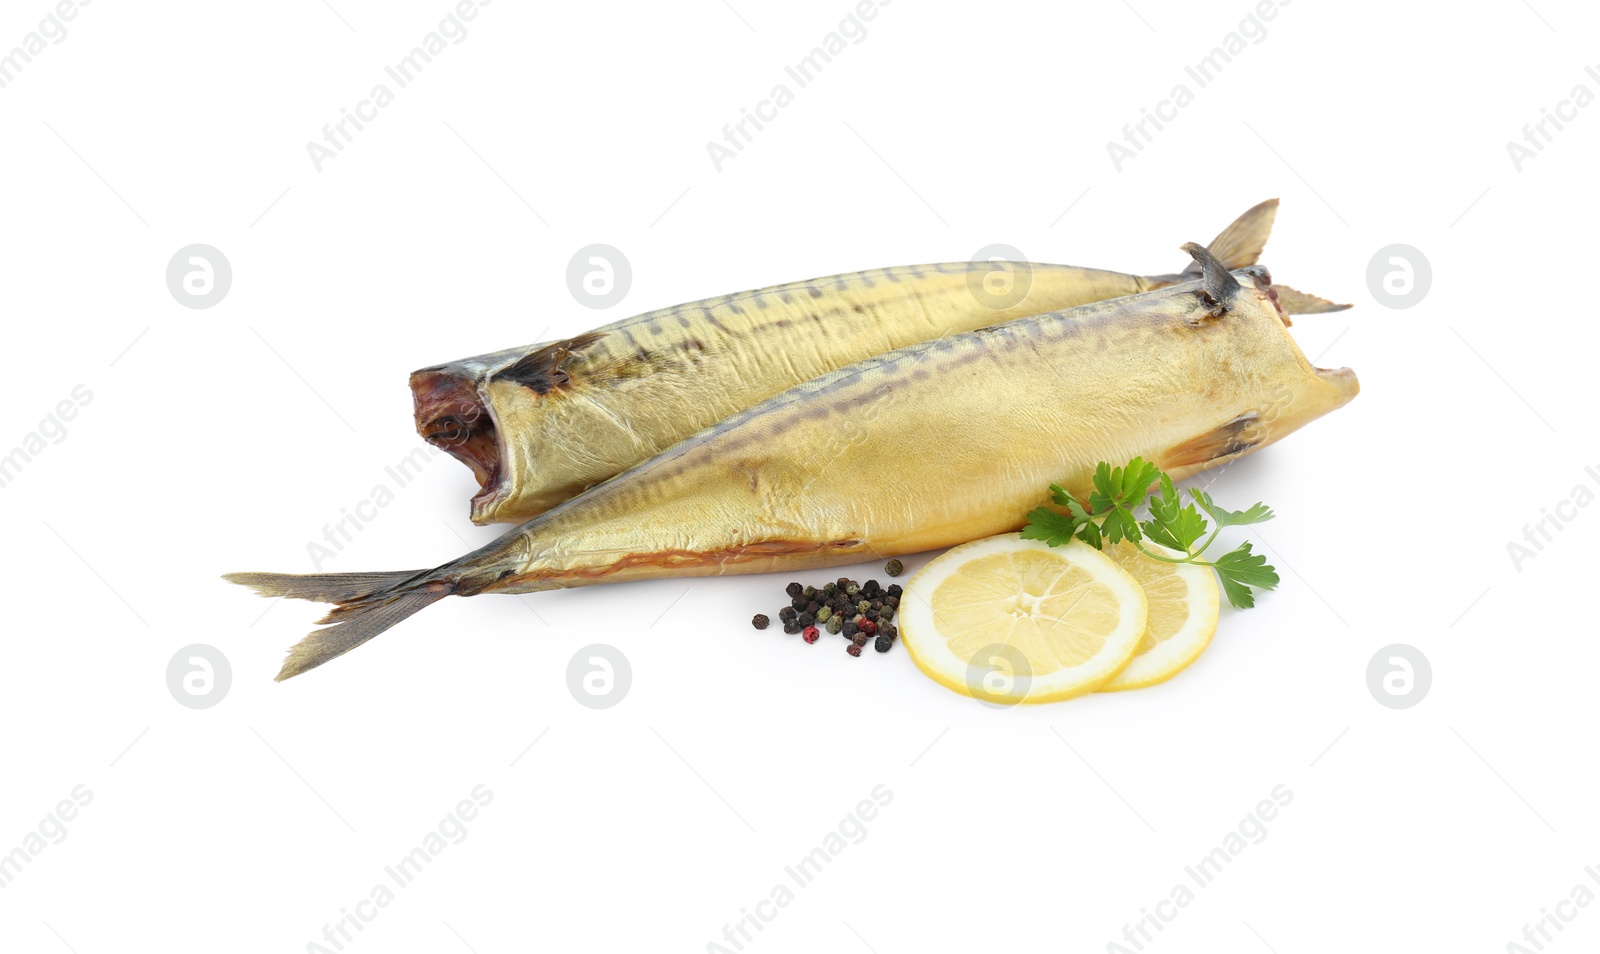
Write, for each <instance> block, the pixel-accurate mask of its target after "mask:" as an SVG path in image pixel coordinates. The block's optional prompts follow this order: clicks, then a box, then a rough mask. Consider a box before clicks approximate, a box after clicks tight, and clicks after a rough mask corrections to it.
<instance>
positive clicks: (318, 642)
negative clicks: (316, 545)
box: [223, 570, 460, 682]
mask: <svg viewBox="0 0 1600 954" xmlns="http://www.w3.org/2000/svg"><path fill="white" fill-rule="evenodd" d="M223 579H226V580H227V581H228V582H230V583H238V584H240V585H242V586H249V587H252V588H254V589H255V591H256V592H257V593H260V594H261V595H262V596H284V597H289V598H290V599H302V600H316V601H318V602H323V603H332V604H334V607H333V609H332V610H330V611H329V613H328V615H327V616H325V617H324V618H323V619H322V620H321V622H322V623H324V624H329V625H325V626H324V627H323V628H322V629H316V630H312V631H311V632H310V633H308V634H306V637H305V638H304V639H302V640H300V641H299V642H298V643H295V644H294V646H293V647H291V648H290V650H289V657H288V658H287V659H285V660H284V661H283V668H282V669H281V670H280V671H279V672H278V676H277V680H278V681H279V682H282V681H283V680H285V679H288V678H290V677H291V676H298V675H300V674H301V673H303V672H305V671H307V670H309V669H315V668H317V667H318V666H320V665H322V664H323V663H325V662H327V661H328V660H330V659H333V658H334V657H336V656H342V655H344V654H345V653H347V652H349V651H350V650H352V649H355V648H356V647H357V646H360V645H361V644H362V643H364V642H366V641H367V640H369V639H371V638H372V637H374V636H377V635H378V634H379V633H382V632H383V631H384V630H386V629H388V628H389V627H391V626H394V625H395V624H396V623H399V622H401V621H402V620H404V619H406V618H407V617H410V616H412V615H414V614H416V613H417V612H419V611H421V610H423V609H426V608H427V607H428V606H430V605H432V604H433V603H436V602H438V601H439V600H441V599H444V598H445V597H446V596H449V595H451V594H452V593H455V592H457V591H458V590H459V589H460V584H459V583H458V582H457V581H456V580H454V579H451V578H449V577H448V576H442V575H439V574H436V573H435V572H433V571H429V570H422V571H413V570H401V571H399V572H394V573H313V574H307V575H303V576H300V575H294V574H288V573H229V574H228V575H227V576H225V577H223Z"/></svg>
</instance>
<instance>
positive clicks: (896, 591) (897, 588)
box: [884, 583, 905, 597]
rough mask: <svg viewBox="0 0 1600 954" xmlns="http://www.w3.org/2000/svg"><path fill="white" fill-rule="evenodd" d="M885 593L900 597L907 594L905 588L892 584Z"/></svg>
mask: <svg viewBox="0 0 1600 954" xmlns="http://www.w3.org/2000/svg"><path fill="white" fill-rule="evenodd" d="M884 592H885V593H888V594H889V595H890V596H894V597H898V596H900V595H901V594H902V593H904V592H905V588H904V587H902V586H901V585H900V584H899V583H890V584H889V588H888V589H887V590H884Z"/></svg>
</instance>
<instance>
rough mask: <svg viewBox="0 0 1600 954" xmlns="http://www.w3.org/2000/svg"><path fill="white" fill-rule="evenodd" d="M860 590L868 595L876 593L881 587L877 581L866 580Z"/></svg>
mask: <svg viewBox="0 0 1600 954" xmlns="http://www.w3.org/2000/svg"><path fill="white" fill-rule="evenodd" d="M861 589H863V590H865V591H866V592H869V593H876V592H878V591H879V590H881V589H883V587H882V586H881V585H880V584H879V583H878V581H877V580H868V581H867V582H865V583H863V584H861Z"/></svg>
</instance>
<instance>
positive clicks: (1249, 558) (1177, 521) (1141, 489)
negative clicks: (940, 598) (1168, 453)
mask: <svg viewBox="0 0 1600 954" xmlns="http://www.w3.org/2000/svg"><path fill="white" fill-rule="evenodd" d="M1090 483H1091V485H1092V487H1093V489H1092V490H1090V491H1089V498H1088V499H1089V503H1088V506H1087V507H1086V506H1084V505H1083V504H1082V503H1081V502H1079V500H1078V499H1077V498H1076V497H1074V496H1072V494H1071V493H1069V492H1068V491H1067V490H1066V489H1065V488H1063V487H1062V486H1061V485H1059V484H1051V485H1050V499H1051V500H1052V501H1053V502H1054V503H1055V504H1056V505H1057V506H1058V507H1065V508H1066V509H1067V512H1066V513H1059V512H1057V511H1055V510H1051V509H1050V508H1048V507H1039V508H1038V509H1036V510H1033V511H1032V512H1030V513H1029V514H1028V523H1027V526H1025V527H1024V528H1023V530H1022V538H1023V539H1024V540H1042V541H1043V542H1044V543H1045V544H1047V545H1049V546H1052V547H1059V546H1064V545H1066V544H1067V543H1069V542H1071V541H1072V540H1073V538H1077V539H1079V540H1082V541H1083V542H1084V543H1087V544H1088V545H1089V546H1092V547H1094V548H1095V549H1097V550H1098V549H1103V548H1104V546H1105V544H1106V543H1107V542H1110V543H1113V544H1116V543H1121V542H1123V541H1124V540H1125V541H1127V542H1129V543H1131V544H1133V545H1134V546H1135V547H1138V548H1139V550H1140V552H1142V553H1143V554H1144V555H1145V556H1147V557H1150V558H1151V559H1153V560H1160V561H1162V562H1165V563H1193V564H1195V565H1196V566H1205V567H1210V568H1211V569H1212V570H1213V571H1214V572H1215V573H1216V574H1217V579H1218V580H1219V581H1220V582H1221V584H1222V589H1223V592H1225V593H1226V594H1227V596H1228V602H1229V603H1230V604H1232V605H1233V606H1235V607H1238V608H1240V609H1247V608H1249V607H1251V606H1254V605H1255V590H1270V589H1273V588H1274V587H1276V586H1277V585H1278V583H1279V578H1278V572H1277V570H1275V569H1273V568H1272V567H1271V566H1270V565H1268V563H1267V560H1266V557H1264V556H1262V555H1261V554H1259V553H1255V552H1253V551H1252V549H1251V545H1250V544H1249V543H1248V542H1246V543H1242V544H1240V545H1239V546H1238V547H1236V548H1235V549H1233V550H1231V551H1229V552H1228V553H1224V554H1223V555H1222V556H1220V557H1218V558H1217V559H1216V560H1203V559H1201V556H1202V554H1204V553H1205V551H1206V549H1207V548H1208V547H1210V546H1211V544H1212V543H1214V542H1216V539H1217V535H1218V534H1219V533H1220V532H1221V531H1222V530H1223V529H1224V528H1226V527H1239V526H1246V525H1248V524H1253V523H1263V522H1265V521H1268V520H1271V519H1272V517H1273V513H1272V510H1271V508H1269V507H1268V506H1267V505H1266V504H1264V503H1258V504H1255V505H1254V506H1251V507H1249V508H1247V509H1245V510H1228V509H1227V508H1225V507H1220V506H1218V505H1217V503H1216V501H1214V500H1212V499H1211V495H1210V494H1208V493H1206V492H1205V491H1203V490H1199V489H1195V488H1191V489H1190V490H1189V494H1190V496H1191V497H1192V498H1193V502H1192V503H1184V502H1183V497H1182V495H1180V494H1179V493H1178V489H1177V487H1176V486H1175V485H1174V484H1173V482H1172V478H1171V477H1170V476H1169V475H1167V474H1165V473H1163V472H1162V471H1161V468H1159V467H1157V466H1156V465H1155V464H1152V463H1150V462H1149V461H1147V460H1145V459H1144V458H1142V457H1135V458H1134V459H1133V460H1130V461H1128V463H1127V464H1126V465H1124V466H1122V467H1112V466H1111V465H1110V464H1109V463H1107V462H1106V461H1101V462H1100V463H1099V464H1098V465H1097V466H1096V467H1095V469H1094V475H1093V477H1092V478H1091V480H1090ZM1152 484H1155V485H1156V492H1155V493H1153V494H1152V493H1151V492H1150V487H1151V485H1152ZM1141 508H1143V509H1145V510H1146V511H1147V512H1148V517H1147V519H1145V520H1142V521H1141V520H1140V519H1139V518H1138V517H1137V515H1136V513H1137V511H1139V510H1140V509H1141ZM1207 517H1210V518H1211V521H1212V522H1213V523H1215V525H1216V527H1215V529H1214V530H1212V529H1210V525H1209V524H1208V523H1207V522H1206V518H1207ZM1208 531H1209V532H1210V534H1211V536H1210V537H1208V538H1206V540H1205V542H1204V543H1202V544H1200V546H1199V549H1198V550H1196V549H1195V544H1196V543H1199V541H1200V539H1201V538H1202V537H1205V536H1206V534H1207V532H1208ZM1145 540H1149V541H1150V542H1152V543H1155V544H1158V545H1159V546H1161V547H1164V548H1166V549H1167V550H1171V551H1174V552H1175V553H1177V554H1181V556H1168V555H1165V554H1162V553H1155V552H1152V551H1151V550H1150V549H1149V548H1147V547H1146V546H1145V545H1144V543H1143V541H1145Z"/></svg>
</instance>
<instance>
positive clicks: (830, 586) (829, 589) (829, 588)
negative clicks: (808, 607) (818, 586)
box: [822, 582, 839, 596]
mask: <svg viewBox="0 0 1600 954" xmlns="http://www.w3.org/2000/svg"><path fill="white" fill-rule="evenodd" d="M838 588H839V584H837V583H832V582H829V583H824V584H822V592H824V593H826V594H828V595H829V596H832V595H833V591H834V590H837V589H838Z"/></svg>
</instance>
